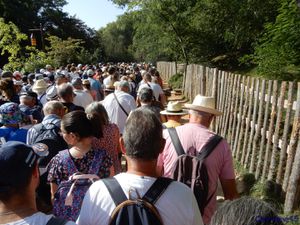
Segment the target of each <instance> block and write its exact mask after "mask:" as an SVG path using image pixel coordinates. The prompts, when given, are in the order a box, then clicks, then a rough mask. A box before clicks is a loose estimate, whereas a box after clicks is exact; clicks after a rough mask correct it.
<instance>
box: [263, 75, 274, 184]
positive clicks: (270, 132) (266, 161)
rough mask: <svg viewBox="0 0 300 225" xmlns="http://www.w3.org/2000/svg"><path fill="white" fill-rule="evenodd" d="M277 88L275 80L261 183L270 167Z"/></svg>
mask: <svg viewBox="0 0 300 225" xmlns="http://www.w3.org/2000/svg"><path fill="white" fill-rule="evenodd" d="M277 86H278V82H277V80H274V81H273V93H272V111H271V121H270V124H269V130H268V135H267V137H268V142H267V147H266V152H265V158H264V167H263V172H262V176H261V180H262V182H263V181H264V180H265V179H266V177H267V171H268V168H269V166H270V148H271V145H272V139H273V131H274V123H275V118H276V108H277V89H278V87H277Z"/></svg>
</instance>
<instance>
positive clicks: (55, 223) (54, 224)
mask: <svg viewBox="0 0 300 225" xmlns="http://www.w3.org/2000/svg"><path fill="white" fill-rule="evenodd" d="M67 222H68V221H67V220H65V219H62V218H58V217H54V216H52V217H51V219H50V220H48V222H47V223H46V225H65V224H66V223H67Z"/></svg>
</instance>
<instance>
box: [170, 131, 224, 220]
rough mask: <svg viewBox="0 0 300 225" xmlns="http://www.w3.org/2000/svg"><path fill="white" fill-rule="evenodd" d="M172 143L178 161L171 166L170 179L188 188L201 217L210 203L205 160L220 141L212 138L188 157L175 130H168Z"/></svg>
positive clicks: (217, 136) (216, 136)
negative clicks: (194, 154)
mask: <svg viewBox="0 0 300 225" xmlns="http://www.w3.org/2000/svg"><path fill="white" fill-rule="evenodd" d="M168 132H169V134H170V137H171V140H172V143H173V145H174V147H175V150H176V153H177V155H178V159H177V160H176V161H175V163H174V165H173V170H172V175H171V178H173V179H174V180H177V181H180V182H182V183H184V184H186V185H187V186H188V187H190V188H191V189H192V191H193V193H194V195H195V197H196V200H197V203H198V206H199V209H200V212H201V214H202V215H203V213H204V209H205V207H206V205H207V204H208V203H209V202H210V200H211V198H212V197H213V196H214V193H213V194H212V195H211V196H208V190H209V188H208V181H209V177H208V172H207V168H206V165H205V159H206V158H207V157H208V156H209V155H210V153H211V152H212V151H213V150H214V149H215V148H216V146H217V145H218V144H219V143H220V141H221V140H222V137H220V136H219V135H214V136H212V137H211V138H210V139H209V141H208V142H207V143H206V144H205V145H204V146H203V148H202V149H201V151H200V152H199V153H198V154H197V155H196V156H192V155H188V154H186V153H185V151H184V150H183V147H182V145H181V142H180V140H179V137H178V134H177V132H176V129H175V128H168Z"/></svg>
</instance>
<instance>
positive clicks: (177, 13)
mask: <svg viewBox="0 0 300 225" xmlns="http://www.w3.org/2000/svg"><path fill="white" fill-rule="evenodd" d="M112 1H113V2H114V3H116V4H118V5H119V6H121V7H124V6H127V7H128V8H129V10H130V12H131V13H132V14H135V18H136V19H135V20H134V28H135V29H134V34H133V44H132V46H131V49H132V50H133V52H134V56H135V58H136V59H137V60H140V61H144V60H151V61H152V60H161V59H163V60H176V61H183V62H189V63H204V64H206V65H214V66H218V67H219V68H226V69H231V68H235V67H237V66H240V62H239V61H238V59H239V58H240V57H242V56H244V55H246V54H249V53H252V52H253V51H254V49H253V46H254V44H255V43H256V41H257V39H258V38H259V37H260V36H261V35H262V33H263V31H264V29H265V28H264V24H265V23H267V22H274V21H275V18H276V16H277V9H278V5H279V4H278V3H279V1H280V0H275V1H274V0H266V1H259V0H255V1H248V0H239V1H237V0H226V1H223V0H214V1H212V0H204V1H202V0H201V1H200V0H186V1H177V0H165V1H160V0H151V1H140V0H112Z"/></svg>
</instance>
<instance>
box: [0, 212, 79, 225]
mask: <svg viewBox="0 0 300 225" xmlns="http://www.w3.org/2000/svg"><path fill="white" fill-rule="evenodd" d="M52 217H53V215H46V214H44V213H42V212H37V213H35V214H33V215H31V216H28V217H25V218H24V219H21V220H17V221H14V222H11V223H8V224H7V225H28V224H30V225H46V224H47V223H48V222H49V220H50V219H51V218H52ZM0 222H1V221H0ZM66 225H75V223H74V222H71V221H69V222H67V223H66Z"/></svg>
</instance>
